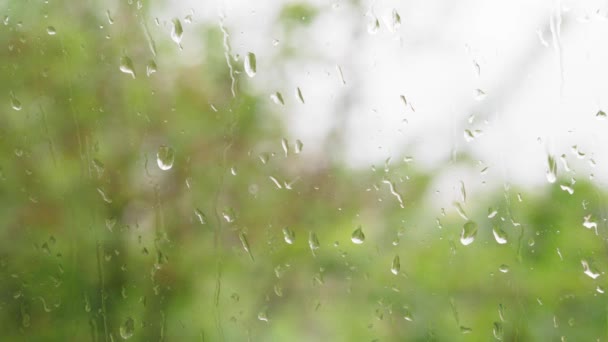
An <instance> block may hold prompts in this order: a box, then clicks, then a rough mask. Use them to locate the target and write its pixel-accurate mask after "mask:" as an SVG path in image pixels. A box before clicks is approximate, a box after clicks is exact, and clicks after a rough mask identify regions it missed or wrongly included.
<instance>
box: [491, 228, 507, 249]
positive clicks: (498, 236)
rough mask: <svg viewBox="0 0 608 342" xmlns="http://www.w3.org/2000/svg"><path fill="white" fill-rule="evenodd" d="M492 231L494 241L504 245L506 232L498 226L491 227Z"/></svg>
mask: <svg viewBox="0 0 608 342" xmlns="http://www.w3.org/2000/svg"><path fill="white" fill-rule="evenodd" d="M492 233H493V234H494V239H495V240H496V242H498V244H500V245H504V244H505V243H507V241H508V239H507V233H505V231H504V230H502V229H501V228H500V227H498V226H494V229H492Z"/></svg>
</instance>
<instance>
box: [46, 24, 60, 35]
mask: <svg viewBox="0 0 608 342" xmlns="http://www.w3.org/2000/svg"><path fill="white" fill-rule="evenodd" d="M46 33H47V34H48V35H49V36H54V35H56V34H57V30H55V27H53V26H49V27H47V28H46Z"/></svg>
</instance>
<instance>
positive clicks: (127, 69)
mask: <svg viewBox="0 0 608 342" xmlns="http://www.w3.org/2000/svg"><path fill="white" fill-rule="evenodd" d="M120 71H122V72H124V73H125V74H129V75H131V77H133V78H135V68H134V67H133V61H132V60H131V58H129V57H128V56H122V57H121V58H120Z"/></svg>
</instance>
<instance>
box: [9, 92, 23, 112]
mask: <svg viewBox="0 0 608 342" xmlns="http://www.w3.org/2000/svg"><path fill="white" fill-rule="evenodd" d="M11 107H13V109H14V110H16V111H20V110H21V108H22V107H21V101H19V100H18V99H17V98H16V97H15V95H14V94H13V93H11Z"/></svg>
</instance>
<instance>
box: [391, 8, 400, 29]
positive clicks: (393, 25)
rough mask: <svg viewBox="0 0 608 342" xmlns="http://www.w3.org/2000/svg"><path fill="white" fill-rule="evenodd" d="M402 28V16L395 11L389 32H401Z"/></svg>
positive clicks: (392, 14)
mask: <svg viewBox="0 0 608 342" xmlns="http://www.w3.org/2000/svg"><path fill="white" fill-rule="evenodd" d="M400 27H401V16H400V15H399V13H398V12H397V10H396V9H393V12H392V13H391V22H390V26H389V30H391V31H392V32H397V30H399V28H400Z"/></svg>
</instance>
